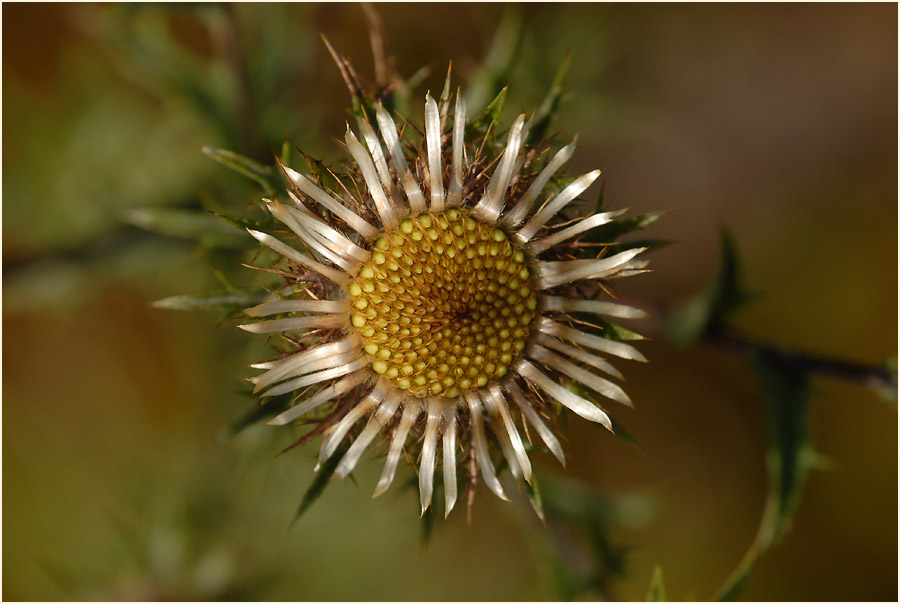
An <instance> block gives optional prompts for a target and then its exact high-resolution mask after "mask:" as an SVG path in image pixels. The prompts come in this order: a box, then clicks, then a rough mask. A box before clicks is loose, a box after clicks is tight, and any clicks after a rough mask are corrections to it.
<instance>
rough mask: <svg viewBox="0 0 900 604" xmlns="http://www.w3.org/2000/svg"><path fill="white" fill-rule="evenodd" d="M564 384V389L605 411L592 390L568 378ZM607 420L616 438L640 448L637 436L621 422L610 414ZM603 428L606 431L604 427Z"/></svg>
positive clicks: (599, 399)
mask: <svg viewBox="0 0 900 604" xmlns="http://www.w3.org/2000/svg"><path fill="white" fill-rule="evenodd" d="M564 386H565V388H566V390H568V391H570V392H573V393H575V394H577V395H578V396H580V397H581V398H583V399H585V400H587V401H590V402H592V403H594V404H595V405H597V406H598V407H600V408H601V409H603V410H604V411H606V407H605V406H604V405H603V404H602V402H601V398H600V397H599V396H598V395H597V394H595V393H594V391H593V390H591V389H590V388H588V387H586V386H584V385H583V384H581V383H580V382H576V381H574V380H569V381H568V382H566V383H565V384H564ZM604 400H606V401H608V400H609V399H604ZM566 415H567V414H563V417H565V416H566ZM609 420H610V422H611V423H612V433H613V436H615V437H616V438H618V439H620V440H622V441H624V442H626V443H629V444H632V445H634V446H636V447H638V448H641V445H640V443H639V442H638V440H637V438H635V437H634V436H632V434H631V433H630V432H628V430H626V429H625V427H624V426H623V425H622V424H620V423H619V422H617V421H616V420H615V419H613V418H612V416H611V415H610V418H609ZM597 425H599V424H597ZM603 430H604V431H607V430H606V429H605V428H604V429H603Z"/></svg>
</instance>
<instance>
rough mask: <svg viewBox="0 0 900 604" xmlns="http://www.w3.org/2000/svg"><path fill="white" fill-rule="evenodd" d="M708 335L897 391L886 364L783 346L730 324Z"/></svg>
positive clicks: (792, 363) (822, 372) (779, 360)
mask: <svg viewBox="0 0 900 604" xmlns="http://www.w3.org/2000/svg"><path fill="white" fill-rule="evenodd" d="M706 339H707V340H708V341H710V342H712V343H714V344H717V345H719V346H722V347H723V348H727V349H730V350H735V351H738V352H745V353H755V354H759V355H762V356H764V357H766V358H767V359H769V360H772V361H775V362H777V363H781V364H784V365H788V366H790V367H794V368H796V369H800V370H803V371H807V372H809V373H814V374H817V375H822V376H825V377H831V378H835V379H840V380H845V381H848V382H853V383H857V384H860V385H862V386H866V387H868V388H872V389H873V390H878V391H882V390H885V389H891V390H893V391H895V392H896V391H897V375H896V374H895V373H892V372H891V371H889V370H888V369H887V368H885V367H873V366H871V365H866V364H864V363H857V362H854V361H847V360H845V359H835V358H831V357H826V356H821V355H816V354H811V353H806V352H802V351H798V350H792V349H788V348H782V347H780V346H775V345H773V344H768V343H765V342H759V341H755V340H753V339H752V338H750V337H748V336H745V335H744V334H741V333H739V332H737V331H736V330H733V329H729V328H721V329H718V330H716V331H713V332H711V333H710V334H709V335H707V337H706Z"/></svg>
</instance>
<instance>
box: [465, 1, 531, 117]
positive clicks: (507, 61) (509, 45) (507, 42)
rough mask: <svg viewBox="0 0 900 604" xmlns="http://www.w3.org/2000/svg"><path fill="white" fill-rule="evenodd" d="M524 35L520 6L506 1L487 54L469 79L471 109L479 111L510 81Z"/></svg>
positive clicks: (467, 95)
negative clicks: (506, 3) (507, 3)
mask: <svg viewBox="0 0 900 604" xmlns="http://www.w3.org/2000/svg"><path fill="white" fill-rule="evenodd" d="M521 39H522V12H521V9H519V8H518V7H517V6H515V5H512V4H510V5H507V8H506V10H505V11H504V13H503V17H502V18H501V20H500V25H498V26H497V32H496V33H495V34H494V39H493V41H492V42H491V47H490V49H489V50H488V53H487V56H486V57H485V59H484V62H483V63H482V65H481V66H480V67H479V68H478V69H477V70H476V72H475V73H474V75H473V77H472V78H471V80H470V82H469V86H468V92H467V94H466V101H467V103H468V106H469V109H470V111H472V112H473V113H474V112H476V111H479V110H480V108H481V107H484V106H485V104H486V103H487V100H488V99H489V98H491V96H492V95H494V93H495V91H496V90H497V89H498V88H499V87H500V86H501V85H502V84H504V83H506V82H508V81H509V79H510V76H511V74H512V66H513V63H514V62H515V59H516V55H517V51H518V49H519V44H520V42H521Z"/></svg>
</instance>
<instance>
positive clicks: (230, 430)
mask: <svg viewBox="0 0 900 604" xmlns="http://www.w3.org/2000/svg"><path fill="white" fill-rule="evenodd" d="M290 403H291V396H290V395H288V394H284V395H282V396H277V397H272V398H270V399H267V400H266V402H265V403H264V404H258V405H256V406H255V407H253V408H252V409H251V410H250V411H248V412H246V413H245V414H244V415H242V416H240V417H239V418H237V419H236V420H234V421H233V422H231V423H230V424H228V425H227V426H225V427H224V428H223V429H222V430H221V432H220V433H219V436H218V442H219V443H220V444H225V443H227V442H228V441H230V440H231V439H232V438H234V437H235V436H237V435H238V434H239V433H241V432H242V431H243V430H245V429H246V428H249V427H250V426H252V425H254V424H256V423H258V422H261V421H263V420H266V419H270V418H272V417H275V416H276V415H278V414H279V413H281V412H282V411H284V410H286V409H287V408H288V407H289V406H290Z"/></svg>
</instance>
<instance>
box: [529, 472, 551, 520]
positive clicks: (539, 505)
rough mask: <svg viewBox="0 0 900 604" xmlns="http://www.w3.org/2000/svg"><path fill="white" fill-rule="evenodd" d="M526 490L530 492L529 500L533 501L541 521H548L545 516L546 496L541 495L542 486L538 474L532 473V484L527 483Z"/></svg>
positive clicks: (533, 506) (532, 504)
mask: <svg viewBox="0 0 900 604" xmlns="http://www.w3.org/2000/svg"><path fill="white" fill-rule="evenodd" d="M525 492H526V493H527V494H528V501H529V502H530V503H531V507H532V509H534V513H535V514H537V517H538V518H540V519H541V522H543V523H545V524H546V522H547V519H546V518H545V517H544V498H543V497H541V486H540V484H539V483H538V478H537V474H534V473H532V474H531V484H528V483H527V482H526V483H525Z"/></svg>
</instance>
